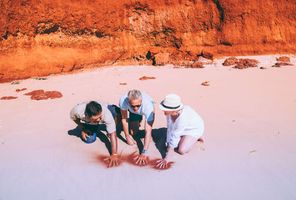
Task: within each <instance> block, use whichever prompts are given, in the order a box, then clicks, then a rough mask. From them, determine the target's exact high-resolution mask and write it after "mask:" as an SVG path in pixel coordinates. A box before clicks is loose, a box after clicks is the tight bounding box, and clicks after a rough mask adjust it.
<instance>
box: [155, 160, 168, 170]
mask: <svg viewBox="0 0 296 200" xmlns="http://www.w3.org/2000/svg"><path fill="white" fill-rule="evenodd" d="M155 168H157V169H168V168H169V163H168V161H167V160H166V159H159V160H157V161H156V165H155Z"/></svg>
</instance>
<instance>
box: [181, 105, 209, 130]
mask: <svg viewBox="0 0 296 200" xmlns="http://www.w3.org/2000/svg"><path fill="white" fill-rule="evenodd" d="M179 118H180V119H179V120H180V121H179V123H180V124H184V127H185V129H184V131H189V130H190V131H191V130H195V129H197V130H198V132H200V133H203V132H204V122H203V119H202V118H201V116H200V115H199V114H198V113H197V112H196V111H195V110H194V109H193V108H192V107H190V106H187V105H185V106H184V107H183V110H182V113H181V115H180V116H179Z"/></svg>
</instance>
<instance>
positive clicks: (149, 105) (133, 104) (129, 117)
mask: <svg viewBox="0 0 296 200" xmlns="http://www.w3.org/2000/svg"><path fill="white" fill-rule="evenodd" d="M119 107H120V109H121V117H122V126H123V131H124V135H125V138H126V141H127V143H128V145H135V144H136V141H135V140H134V138H133V137H134V136H135V135H136V134H137V133H138V131H139V127H140V122H141V121H142V120H143V116H144V117H145V138H144V147H143V150H142V151H141V152H140V153H139V155H137V156H136V157H135V163H136V164H137V165H147V164H148V148H149V144H150V141H151V139H152V136H151V132H152V126H153V122H154V117H155V114H154V102H153V99H152V98H151V97H150V96H149V95H148V94H146V93H145V92H141V91H139V90H135V89H134V90H130V91H128V93H127V94H125V95H123V96H122V97H121V98H120V100H119Z"/></svg>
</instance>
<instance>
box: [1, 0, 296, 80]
mask: <svg viewBox="0 0 296 200" xmlns="http://www.w3.org/2000/svg"><path fill="white" fill-rule="evenodd" d="M0 7H1V12H0V82H5V81H9V80H14V79H22V78H28V77H32V76H45V75H49V74H54V73H65V72H72V71H76V70H79V69H82V68H86V67H97V66H102V65H125V64H151V61H150V60H147V59H146V58H145V55H146V54H147V52H148V51H149V50H150V51H151V52H153V54H154V55H155V61H156V64H168V63H171V64H178V63H180V62H181V63H182V62H183V61H186V62H187V61H188V62H191V63H194V62H196V60H197V59H198V55H201V54H202V53H203V52H204V55H206V56H211V55H213V56H216V57H217V56H222V55H245V54H264V53H291V52H295V50H296V45H295V43H296V41H295V38H296V4H295V2H294V1H293V0H267V1H263V0H259V1H255V0H249V1H246V2H243V3H242V1H239V0H158V1H156V0H138V1H134V0H133V1H132V0H116V1H115V0H111V1H108V3H106V1H102V0H93V1H87V2H84V3H81V2H79V1H69V0H65V1H59V0H44V1H38V2H36V1H33V0H2V1H0ZM205 52H207V54H205Z"/></svg>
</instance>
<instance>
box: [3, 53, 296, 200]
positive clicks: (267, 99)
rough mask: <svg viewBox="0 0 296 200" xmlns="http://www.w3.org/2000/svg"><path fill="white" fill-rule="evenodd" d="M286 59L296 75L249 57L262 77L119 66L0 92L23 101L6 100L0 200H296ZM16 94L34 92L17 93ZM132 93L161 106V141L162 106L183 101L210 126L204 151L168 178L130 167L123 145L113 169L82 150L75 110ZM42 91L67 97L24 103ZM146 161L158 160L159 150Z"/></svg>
mask: <svg viewBox="0 0 296 200" xmlns="http://www.w3.org/2000/svg"><path fill="white" fill-rule="evenodd" d="M288 56H289V57H290V58H291V63H292V64H293V65H294V66H283V67H280V68H275V67H271V66H272V65H273V64H274V63H276V57H278V55H266V56H247V58H254V59H257V60H258V61H259V64H258V67H256V68H248V69H243V70H239V69H234V68H231V67H225V66H222V62H223V61H224V60H225V59H218V60H215V61H214V62H213V63H212V64H208V65H205V68H203V69H190V68H175V67H174V66H160V67H154V66H116V67H103V68H98V69H92V70H88V71H83V72H80V73H74V74H66V75H54V76H48V77H47V79H46V80H36V79H27V80H21V81H19V82H20V83H19V84H11V83H3V84H0V97H2V96H16V97H18V98H17V99H13V100H0V161H1V164H0V200H16V199H28V200H29V199H30V200H35V199H36V200H37V199H42V200H70V199H99V200H105V199H106V200H115V199H116V200H118V199H129V200H133V199H141V200H152V199H172V200H179V199H182V200H224V199H225V200H226V199H227V200H229V199H239V200H263V199H268V200H295V199H296V190H295V186H296V170H295V169H296V145H295V142H296V87H295V86H296V56H293V55H288ZM260 67H265V68H266V69H260ZM142 76H152V77H155V79H152V80H144V81H141V80H139V78H140V77H142ZM204 81H209V86H203V85H201V83H202V82H204ZM120 83H126V85H122V84H120ZM19 88H27V90H25V91H22V92H19V93H17V92H15V90H16V89H19ZM134 88H135V89H139V90H142V91H145V92H147V93H148V94H150V96H152V97H153V98H154V100H155V108H156V121H155V123H154V127H153V128H154V129H155V130H156V132H157V130H159V129H161V128H165V126H166V121H165V117H164V115H163V113H162V111H160V110H159V108H158V104H159V102H160V101H161V100H162V99H163V98H164V96H165V95H166V94H168V93H172V92H173V93H177V94H179V95H180V96H181V97H182V100H183V102H184V104H187V105H190V106H191V107H193V108H194V109H195V110H196V111H197V112H198V113H199V114H200V115H201V116H202V117H203V119H204V121H205V133H204V137H203V138H204V140H205V143H204V144H196V145H195V147H194V149H193V150H192V151H191V152H190V153H189V154H186V155H183V156H181V155H178V154H176V153H174V155H173V156H172V159H173V160H172V161H174V162H175V163H174V164H173V166H172V167H171V168H170V169H168V170H156V169H154V168H153V166H152V165H148V166H144V167H138V166H135V165H133V164H131V163H130V162H129V161H128V157H129V155H130V154H132V153H133V152H134V151H136V150H137V147H131V146H128V145H127V144H125V143H124V142H123V141H122V140H120V139H119V140H118V142H119V147H118V149H119V153H120V155H121V156H122V158H123V161H122V163H121V165H120V166H119V167H115V168H107V167H106V165H105V164H104V162H103V161H102V158H103V157H106V156H108V150H107V149H106V147H105V145H104V143H103V142H101V141H100V140H99V139H98V140H97V141H96V142H95V143H93V144H85V143H83V142H82V141H81V139H80V138H78V137H76V136H73V135H69V134H68V131H69V130H71V129H74V128H75V127H76V126H75V124H74V122H73V121H71V119H70V117H69V112H70V110H71V108H72V107H73V106H74V105H75V104H77V103H79V102H82V101H87V100H96V99H99V100H102V101H105V102H109V103H113V104H118V101H119V98H120V97H121V95H123V94H124V93H126V92H127V91H128V90H129V89H134ZM37 89H44V90H57V91H60V92H61V93H62V94H63V97H62V98H58V99H49V100H40V101H36V100H31V99H30V97H29V96H25V95H23V94H24V93H26V92H30V91H33V90H37ZM159 134H160V132H159ZM122 135H123V134H122ZM149 157H150V159H151V160H154V159H158V158H160V153H159V151H158V150H157V148H156V147H155V144H154V142H151V144H150V148H149Z"/></svg>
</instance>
